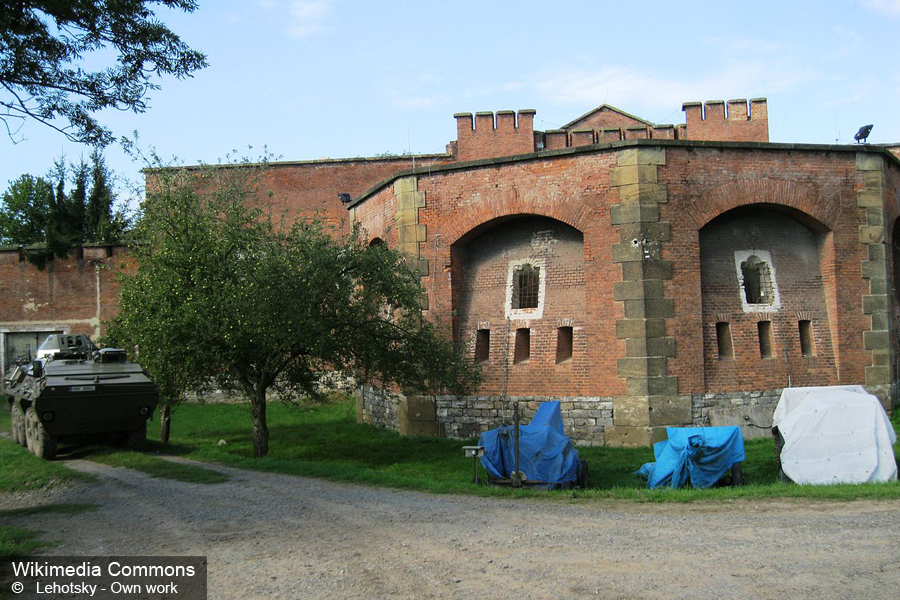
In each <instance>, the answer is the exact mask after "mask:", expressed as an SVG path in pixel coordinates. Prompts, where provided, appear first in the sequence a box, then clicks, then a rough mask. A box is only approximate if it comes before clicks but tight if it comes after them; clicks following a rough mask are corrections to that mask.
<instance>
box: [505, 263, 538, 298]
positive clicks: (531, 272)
mask: <svg viewBox="0 0 900 600" xmlns="http://www.w3.org/2000/svg"><path fill="white" fill-rule="evenodd" d="M540 288H541V268H540V267H535V266H534V265H529V264H525V265H522V266H521V267H519V268H517V269H516V270H515V271H514V272H513V297H512V307H513V308H514V309H520V308H537V307H538V291H539V290H540Z"/></svg>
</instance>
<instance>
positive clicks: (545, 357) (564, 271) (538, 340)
mask: <svg viewBox="0 0 900 600" xmlns="http://www.w3.org/2000/svg"><path fill="white" fill-rule="evenodd" d="M460 257H461V260H462V269H460V271H459V272H458V273H457V279H456V280H455V281H454V282H453V283H454V285H455V286H456V285H458V286H460V288H461V294H460V299H459V300H458V302H457V304H456V306H458V311H459V338H460V339H461V340H463V341H467V342H468V343H469V345H470V349H469V354H470V356H472V357H474V339H475V332H476V330H478V329H489V330H490V332H491V333H490V357H489V360H488V361H487V362H486V363H484V364H483V365H482V369H483V373H484V376H485V380H486V382H487V384H486V385H485V386H483V387H482V389H481V393H483V394H499V393H500V392H501V387H502V379H503V369H504V357H505V358H506V364H507V365H508V377H509V383H508V386H507V391H508V392H509V393H511V394H529V393H532V391H533V389H534V382H536V381H541V382H543V383H542V385H541V389H542V391H543V392H545V393H547V394H549V395H556V396H579V395H583V390H584V389H585V386H584V385H583V384H582V382H580V381H579V374H581V375H583V374H585V373H586V372H587V368H588V365H587V363H586V361H587V353H586V348H587V339H586V336H585V335H584V334H585V332H586V330H585V327H586V322H585V301H584V289H585V288H584V243H583V241H582V235H581V232H579V231H578V230H577V229H574V228H572V227H571V226H569V225H565V224H564V223H561V222H559V221H554V220H552V219H548V218H546V217H528V218H522V219H515V220H512V221H504V222H502V223H499V224H497V225H495V226H494V227H492V228H490V229H488V230H486V231H484V232H483V233H481V234H480V235H478V236H477V237H476V238H475V239H473V240H472V241H471V242H469V243H468V244H466V245H465V246H464V247H461V248H460ZM523 260H527V261H529V262H531V263H533V264H537V265H539V266H540V278H541V281H542V282H543V294H542V297H541V303H540V305H539V307H538V309H534V310H523V311H517V312H519V313H522V314H518V315H516V313H513V314H512V315H510V316H511V317H515V318H511V320H510V324H509V328H508V335H509V339H508V340H507V339H506V336H507V323H506V318H507V315H509V314H510V311H509V310H508V308H509V304H508V293H507V287H508V282H509V271H510V265H511V263H518V262H521V261H523ZM538 315H539V316H538ZM520 327H522V328H528V329H529V330H530V338H531V354H530V358H529V360H528V361H525V362H521V363H518V364H513V355H514V351H515V336H516V329H517V328H520ZM559 327H572V328H573V338H574V339H573V356H572V359H571V360H568V361H565V362H561V363H560V364H557V363H556V342H557V329H558V328H559ZM507 351H508V354H507Z"/></svg>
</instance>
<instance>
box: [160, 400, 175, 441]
mask: <svg viewBox="0 0 900 600" xmlns="http://www.w3.org/2000/svg"><path fill="white" fill-rule="evenodd" d="M171 429H172V405H171V404H170V403H169V402H168V401H164V402H163V403H162V404H160V405H159V441H161V442H162V443H163V444H168V443H169V432H170V431H171Z"/></svg>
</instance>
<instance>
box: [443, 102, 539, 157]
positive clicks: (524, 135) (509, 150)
mask: <svg viewBox="0 0 900 600" xmlns="http://www.w3.org/2000/svg"><path fill="white" fill-rule="evenodd" d="M534 113H535V111H534V110H530V109H525V110H520V111H519V112H518V115H517V114H516V113H515V112H514V111H511V110H501V111H497V113H496V115H495V114H494V113H493V112H478V113H475V116H474V117H473V116H472V113H456V114H455V115H453V116H454V117H455V118H456V133H457V138H456V159H457V160H478V159H481V158H493V157H497V156H510V155H513V154H527V153H529V152H534V151H535V134H534ZM517 117H518V118H517Z"/></svg>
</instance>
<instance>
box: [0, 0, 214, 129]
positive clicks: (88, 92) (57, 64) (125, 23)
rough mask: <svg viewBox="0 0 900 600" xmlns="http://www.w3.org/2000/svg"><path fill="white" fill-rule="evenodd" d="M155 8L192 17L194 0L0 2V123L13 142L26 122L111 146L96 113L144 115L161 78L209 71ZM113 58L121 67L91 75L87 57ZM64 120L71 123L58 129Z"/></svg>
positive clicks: (29, 0)
mask: <svg viewBox="0 0 900 600" xmlns="http://www.w3.org/2000/svg"><path fill="white" fill-rule="evenodd" d="M153 5H161V6H163V7H166V8H171V9H180V10H183V11H185V12H193V11H194V10H196V8H197V2H196V1H195V0H7V1H4V2H2V3H0V87H2V90H3V94H2V95H0V107H2V109H0V110H3V111H5V112H2V113H0V119H2V120H3V122H4V124H5V125H6V127H7V132H8V133H9V135H10V137H14V136H15V135H16V132H17V131H18V129H19V128H20V127H21V124H22V122H24V120H26V119H29V118H31V119H35V120H37V121H40V122H41V123H44V124H46V125H49V126H50V127H53V128H54V129H57V130H58V131H60V132H62V133H63V134H65V135H66V136H67V137H68V138H69V139H71V140H73V141H77V142H84V143H88V144H92V145H100V146H102V145H106V144H108V143H110V142H111V141H112V139H113V136H112V133H111V132H110V131H109V130H108V129H106V128H104V127H103V126H102V125H100V124H99V123H98V122H97V120H96V119H95V118H94V117H93V116H92V113H94V112H96V111H99V110H103V109H105V108H116V109H119V110H132V111H134V112H143V111H144V110H146V109H147V93H148V92H149V91H150V90H154V89H158V88H159V84H157V83H155V80H156V78H157V77H160V76H163V75H173V76H175V77H177V78H179V79H182V78H184V77H188V76H190V75H191V74H192V73H193V72H194V71H196V70H198V69H201V68H203V67H205V66H206V57H205V56H204V55H203V54H202V53H200V52H197V51H195V50H192V49H191V48H189V47H188V46H187V44H185V43H184V42H183V41H181V39H180V38H179V37H178V36H177V35H175V34H174V33H173V32H172V31H170V30H169V29H168V28H167V27H166V26H165V25H164V24H163V23H162V22H160V21H159V20H158V19H157V18H156V17H155V15H154V13H153V10H152V8H153ZM101 51H106V52H110V53H114V54H115V55H116V56H117V59H116V61H115V63H114V64H112V65H110V66H108V67H106V68H103V69H98V70H97V71H93V72H92V71H87V70H85V69H84V67H83V64H84V62H85V61H84V59H85V58H86V57H89V56H90V57H92V58H93V57H94V56H101V57H102V54H98V53H101ZM57 119H63V120H64V121H66V122H67V124H66V125H59V124H58V121H57Z"/></svg>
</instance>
